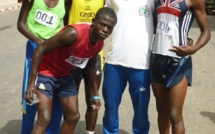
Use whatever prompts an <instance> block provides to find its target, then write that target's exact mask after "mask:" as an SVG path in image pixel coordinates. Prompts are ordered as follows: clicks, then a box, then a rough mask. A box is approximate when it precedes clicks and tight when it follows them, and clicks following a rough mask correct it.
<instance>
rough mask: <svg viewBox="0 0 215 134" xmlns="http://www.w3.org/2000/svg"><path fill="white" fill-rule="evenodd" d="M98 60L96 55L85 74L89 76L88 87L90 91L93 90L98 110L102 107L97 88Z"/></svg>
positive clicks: (90, 61) (89, 62)
mask: <svg viewBox="0 0 215 134" xmlns="http://www.w3.org/2000/svg"><path fill="white" fill-rule="evenodd" d="M96 60H97V54H96V55H94V56H93V57H92V58H91V59H90V60H89V61H88V63H87V66H86V68H85V73H86V76H87V80H88V82H89V84H88V85H90V86H91V88H90V89H92V90H93V96H92V97H93V102H94V104H95V105H96V108H97V109H99V108H100V106H101V103H100V99H99V93H98V87H97V79H96Z"/></svg>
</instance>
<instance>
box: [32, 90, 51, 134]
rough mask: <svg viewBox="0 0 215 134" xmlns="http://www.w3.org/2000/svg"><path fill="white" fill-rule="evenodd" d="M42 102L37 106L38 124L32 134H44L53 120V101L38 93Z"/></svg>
mask: <svg viewBox="0 0 215 134" xmlns="http://www.w3.org/2000/svg"><path fill="white" fill-rule="evenodd" d="M36 94H37V97H38V98H39V99H40V102H39V103H38V104H37V110H38V117H37V122H36V124H35V126H34V128H33V130H32V132H31V134H44V133H45V131H46V128H47V127H48V124H49V122H50V119H51V111H52V99H50V98H48V97H46V96H45V95H43V94H42V93H40V92H39V91H37V92H36Z"/></svg>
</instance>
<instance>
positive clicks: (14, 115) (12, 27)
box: [0, 10, 215, 134]
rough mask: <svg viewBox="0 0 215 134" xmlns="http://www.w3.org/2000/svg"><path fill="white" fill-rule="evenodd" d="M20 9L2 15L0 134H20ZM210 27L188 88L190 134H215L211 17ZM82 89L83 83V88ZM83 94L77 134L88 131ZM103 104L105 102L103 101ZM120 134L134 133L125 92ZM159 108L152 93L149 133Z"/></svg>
mask: <svg viewBox="0 0 215 134" xmlns="http://www.w3.org/2000/svg"><path fill="white" fill-rule="evenodd" d="M18 12H19V10H13V11H9V12H2V13H0V20H1V21H0V71H1V72H0V74H1V75H0V81H1V84H0V93H1V95H0V106H1V108H0V114H1V115H0V134H19V133H20V124H21V114H22V112H21V107H20V101H21V99H20V96H21V82H22V73H23V63H24V51H25V43H26V38H25V37H23V36H22V35H21V34H20V33H19V32H18V31H17V29H16V21H17V16H18ZM208 17H209V21H210V24H211V33H212V39H211V40H210V42H209V43H208V44H207V45H206V46H205V47H204V48H203V49H201V50H200V51H199V52H198V53H196V54H195V55H193V68H194V71H193V86H192V87H189V89H188V91H187V96H186V100H185V104H184V121H185V125H186V132H187V134H215V89H214V87H215V67H214V66H215V60H214V57H215V53H214V52H215V24H214V22H215V16H208ZM199 33H200V31H199V29H198V27H197V24H196V23H194V24H193V26H192V28H191V31H190V34H189V37H191V38H193V39H194V41H195V40H196V39H197V36H198V35H199ZM81 86H82V87H81V89H83V84H82V85H81ZM83 95H84V92H83V90H81V92H80V95H79V108H80V113H81V118H80V121H79V123H78V125H77V128H76V132H75V133H76V134H82V133H84V130H85V122H84V113H85V108H86V106H85V103H84V102H85V101H84V99H83V98H84V96H83ZM102 104H104V103H103V100H102ZM103 112H104V108H103V107H102V108H101V110H100V113H99V118H98V125H97V127H96V134H102V116H103ZM119 115H120V132H119V134H130V133H131V118H132V115H133V111H132V107H131V101H130V96H129V94H128V91H127V90H126V91H125V93H124V96H123V99H122V104H121V105H120V108H119ZM156 117H157V113H156V109H155V100H154V97H153V94H151V101H150V106H149V118H150V121H151V129H150V134H158V129H157V123H156Z"/></svg>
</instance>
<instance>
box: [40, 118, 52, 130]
mask: <svg viewBox="0 0 215 134" xmlns="http://www.w3.org/2000/svg"><path fill="white" fill-rule="evenodd" d="M50 120H51V116H43V117H38V120H37V125H39V126H42V127H44V128H47V127H48V125H49V123H50Z"/></svg>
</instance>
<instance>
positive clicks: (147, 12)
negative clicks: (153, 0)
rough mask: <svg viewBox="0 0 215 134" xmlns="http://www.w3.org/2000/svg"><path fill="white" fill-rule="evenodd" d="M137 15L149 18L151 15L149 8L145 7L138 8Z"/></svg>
mask: <svg viewBox="0 0 215 134" xmlns="http://www.w3.org/2000/svg"><path fill="white" fill-rule="evenodd" d="M139 15H143V16H150V15H151V11H150V8H148V7H147V5H144V6H140V7H139Z"/></svg>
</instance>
